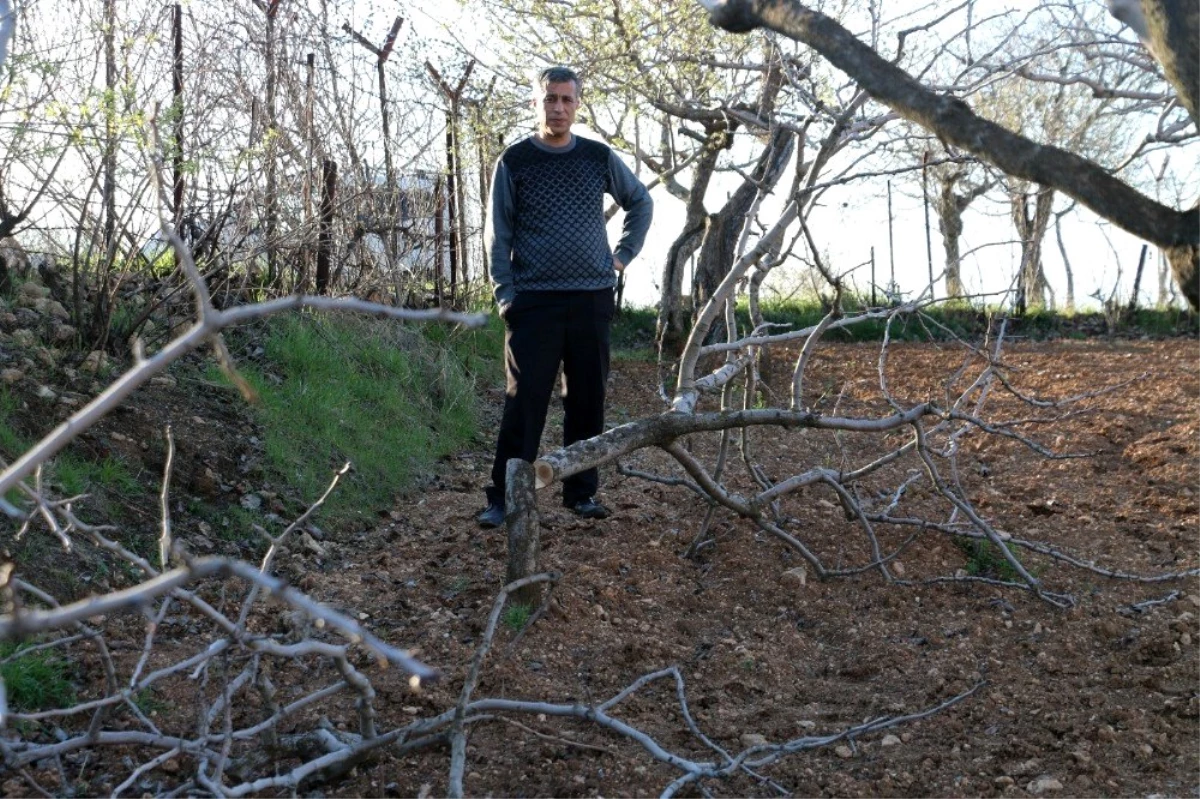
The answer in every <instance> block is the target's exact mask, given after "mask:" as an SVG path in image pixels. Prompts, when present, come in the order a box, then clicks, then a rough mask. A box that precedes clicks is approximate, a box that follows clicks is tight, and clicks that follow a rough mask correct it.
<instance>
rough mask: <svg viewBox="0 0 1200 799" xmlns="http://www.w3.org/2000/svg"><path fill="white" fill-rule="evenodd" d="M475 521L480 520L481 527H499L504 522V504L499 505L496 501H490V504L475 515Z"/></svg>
mask: <svg viewBox="0 0 1200 799" xmlns="http://www.w3.org/2000/svg"><path fill="white" fill-rule="evenodd" d="M475 521H477V522H479V526H480V527H483V528H486V529H489V530H490V529H492V528H494V527H499V526H500V525H502V524H504V506H503V505H498V504H496V503H495V502H489V503H488V506H487V507H486V508H484V509H483V511H482V512H480V514H479V515H478V516H476V517H475Z"/></svg>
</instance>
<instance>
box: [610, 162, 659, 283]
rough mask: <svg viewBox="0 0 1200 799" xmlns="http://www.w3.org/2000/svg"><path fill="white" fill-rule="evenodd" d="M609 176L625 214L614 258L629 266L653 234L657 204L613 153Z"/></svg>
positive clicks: (613, 192) (618, 203) (614, 192)
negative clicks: (651, 226) (651, 231)
mask: <svg viewBox="0 0 1200 799" xmlns="http://www.w3.org/2000/svg"><path fill="white" fill-rule="evenodd" d="M608 174H609V180H610V181H611V182H612V186H611V188H612V196H613V199H615V200H616V201H617V205H619V206H621V208H623V209H624V210H625V220H624V224H623V226H622V228H621V238H620V240H619V241H618V242H617V247H616V249H615V250H614V251H613V254H614V255H615V256H616V257H617V258H619V259H620V260H621V263H623V264H625V265H626V266H628V265H629V262H630V261H632V260H633V259H634V258H635V257H637V254H638V253H639V252H641V251H642V245H643V244H644V243H645V241H646V233H647V232H648V231H649V230H650V220H651V218H652V217H653V216H654V201H653V200H651V199H650V192H649V191H647V190H646V187H645V186H643V185H642V182H641V181H640V180H638V179H637V178H636V177H635V176H634V174H633V172H632V171H630V169H629V167H627V166H625V162H624V161H622V160H621V159H620V158H618V157H617V154H616V152H614V151H612V150H609V153H608Z"/></svg>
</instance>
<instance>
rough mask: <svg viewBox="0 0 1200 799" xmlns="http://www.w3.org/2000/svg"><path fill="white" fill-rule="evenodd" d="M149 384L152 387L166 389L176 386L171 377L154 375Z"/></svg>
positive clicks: (176, 382) (176, 383)
mask: <svg viewBox="0 0 1200 799" xmlns="http://www.w3.org/2000/svg"><path fill="white" fill-rule="evenodd" d="M150 384H151V385H154V386H164V387H166V388H174V387H175V386H176V385H178V381H176V380H175V378H174V377H171V375H155V376H154V377H152V378H150Z"/></svg>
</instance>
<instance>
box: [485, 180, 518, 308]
mask: <svg viewBox="0 0 1200 799" xmlns="http://www.w3.org/2000/svg"><path fill="white" fill-rule="evenodd" d="M515 207H516V204H515V202H514V198H513V184H512V177H511V176H510V175H509V174H508V168H507V167H506V166H505V165H504V162H503V161H497V162H496V171H495V172H494V173H493V174H492V196H491V198H490V199H489V200H488V212H487V225H486V227H485V229H486V231H487V234H486V238H487V240H486V241H485V242H484V243H485V245H486V249H487V254H488V274H489V275H490V276H491V278H492V287H493V288H492V293H493V294H494V295H495V297H496V302H497V303H498V304H499V305H500V307H501V309H503V308H504V307H505V306H507V305H508V304H509V303H511V302H512V301H513V298H514V297H515V296H516V295H517V290H516V288H514V287H513V265H512V244H513V230H514V228H515V225H514V222H513V212H514V209H515Z"/></svg>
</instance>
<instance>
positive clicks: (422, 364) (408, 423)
mask: <svg viewBox="0 0 1200 799" xmlns="http://www.w3.org/2000/svg"><path fill="white" fill-rule="evenodd" d="M497 323H498V320H497V322H495V323H494V324H497ZM497 341H498V336H497V335H495V332H494V331H489V330H485V331H481V332H471V331H456V330H448V329H446V328H445V327H443V326H440V325H426V326H420V327H417V326H407V325H402V324H399V323H396V322H393V321H381V320H372V319H365V318H362V317H357V316H351V315H329V314H306V315H293V316H287V317H278V318H275V319H273V320H271V322H270V324H269V326H268V328H267V336H266V342H265V345H264V349H265V363H266V364H267V366H265V367H264V368H265V369H267V370H269V376H268V374H267V373H264V372H263V371H260V370H247V373H246V376H247V378H248V379H249V380H250V382H251V383H252V384H253V385H254V387H255V389H256V390H257V391H258V392H259V394H260V396H261V398H262V403H261V405H260V408H259V410H260V413H261V415H262V419H263V423H264V429H265V437H264V448H265V451H266V462H267V468H268V470H269V471H270V472H272V473H273V475H274V476H275V477H276V478H278V480H279V481H280V482H281V483H282V484H283V485H287V486H289V487H290V489H291V493H293V494H294V495H296V496H297V497H299V498H300V499H301V501H302V502H303V503H305V504H307V503H309V502H311V501H313V500H315V499H316V498H317V497H319V496H320V495H321V493H323V492H324V490H325V488H326V486H327V485H328V484H329V481H330V479H331V478H332V476H333V474H334V472H335V471H337V470H338V469H339V468H341V466H342V464H343V463H345V462H346V461H350V462H351V463H352V464H353V470H352V471H351V473H350V474H349V475H347V477H346V478H343V480H342V481H341V482H340V483H339V486H338V489H337V491H335V492H334V494H333V495H332V496H331V497H330V499H329V501H328V503H327V505H326V509H325V513H326V514H327V515H326V516H325V517H324V518H326V520H327V523H332V524H335V525H340V524H350V523H353V522H355V521H360V522H361V521H367V520H369V519H371V518H373V517H374V515H375V513H376V512H377V511H380V510H383V509H386V508H389V507H391V505H392V503H393V502H394V500H395V498H396V496H397V495H402V494H404V493H406V492H408V491H410V490H411V489H412V488H413V487H414V486H416V485H419V484H420V482H421V480H422V479H423V478H424V477H426V476H427V475H429V474H430V473H431V472H432V469H433V466H434V463H435V461H436V460H437V459H438V458H439V457H441V456H443V455H446V454H448V453H451V452H454V451H456V450H458V449H460V448H461V447H462V446H464V445H465V444H466V442H467V441H469V440H470V439H471V438H472V437H473V436H474V435H475V434H476V431H477V421H476V399H475V386H474V377H473V370H483V369H495V368H497V367H496V362H497V360H498V359H499V355H498V344H497Z"/></svg>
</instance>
